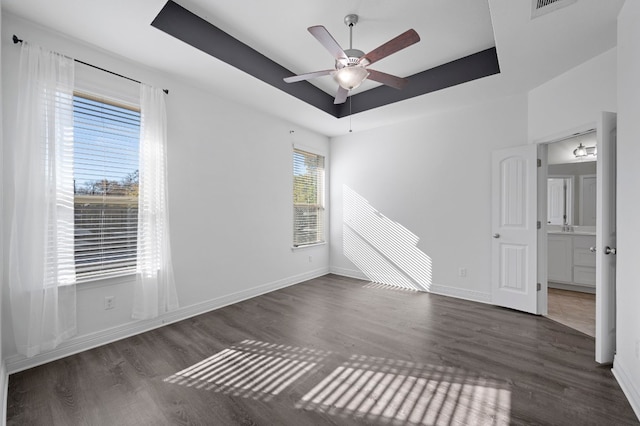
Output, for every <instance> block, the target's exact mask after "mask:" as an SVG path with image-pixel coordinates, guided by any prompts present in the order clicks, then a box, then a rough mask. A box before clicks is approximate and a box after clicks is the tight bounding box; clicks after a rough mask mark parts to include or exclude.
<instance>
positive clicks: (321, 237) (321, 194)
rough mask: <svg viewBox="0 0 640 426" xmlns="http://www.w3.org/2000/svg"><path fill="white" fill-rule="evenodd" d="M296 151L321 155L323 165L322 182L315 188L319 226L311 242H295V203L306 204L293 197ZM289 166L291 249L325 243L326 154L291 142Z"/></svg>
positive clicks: (326, 228) (326, 223) (326, 227)
mask: <svg viewBox="0 0 640 426" xmlns="http://www.w3.org/2000/svg"><path fill="white" fill-rule="evenodd" d="M296 152H300V153H302V154H307V155H313V156H317V157H322V159H323V165H322V173H321V179H322V182H320V185H319V188H318V190H317V203H316V205H317V211H318V215H319V216H320V217H321V226H320V229H317V230H316V234H317V236H318V238H317V239H316V240H315V241H313V242H309V243H303V244H296V217H295V215H296V205H298V206H299V207H300V206H305V205H307V204H303V203H296V202H295V200H294V199H293V198H294V196H295V195H294V191H295V183H294V179H295V154H296ZM290 158H291V166H292V171H291V179H292V180H291V182H292V190H291V196H292V203H291V207H292V226H291V229H292V236H291V243H292V245H291V248H292V250H299V249H304V248H308V247H315V246H319V245H324V244H327V230H328V222H329V220H328V217H327V206H326V200H327V198H326V197H327V165H328V156H327V154H326V153H325V152H323V151H322V150H319V149H317V148H313V147H309V146H305V145H300V144H292V149H291V157H290Z"/></svg>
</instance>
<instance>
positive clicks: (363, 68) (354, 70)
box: [284, 14, 420, 104]
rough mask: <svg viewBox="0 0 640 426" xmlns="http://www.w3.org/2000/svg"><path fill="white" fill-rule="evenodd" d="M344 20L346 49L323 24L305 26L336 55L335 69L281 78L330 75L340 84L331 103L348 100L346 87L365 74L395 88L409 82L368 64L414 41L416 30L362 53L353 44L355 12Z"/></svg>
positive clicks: (355, 84) (352, 86) (357, 83)
mask: <svg viewBox="0 0 640 426" xmlns="http://www.w3.org/2000/svg"><path fill="white" fill-rule="evenodd" d="M344 23H345V25H347V26H348V27H349V49H346V50H343V49H342V47H340V45H339V44H338V42H337V41H336V40H335V39H334V38H333V37H332V36H331V34H330V33H329V31H327V29H326V28H325V27H323V26H322V25H315V26H312V27H309V28H308V31H309V32H310V33H311V35H313V36H314V37H315V38H316V40H318V41H319V42H320V44H322V45H323V46H324V47H325V49H327V50H328V51H329V53H331V54H332V55H333V57H334V58H335V69H334V70H324V71H314V72H310V73H306V74H300V75H294V76H291V77H285V78H284V81H285V82H287V83H295V82H297V81H304V80H309V79H312V78H315V77H321V76H324V75H332V76H333V79H334V80H335V81H336V82H337V83H338V85H339V87H338V93H337V94H336V97H335V100H334V104H341V103H344V102H345V101H346V100H347V96H348V94H349V91H350V90H353V89H355V88H357V87H359V86H360V85H361V84H362V82H363V81H364V80H366V79H367V78H368V79H370V80H373V81H377V82H378V83H382V84H384V85H387V86H390V87H393V88H395V89H402V88H403V87H404V86H405V85H406V84H407V82H408V80H407V79H406V78H400V77H396V76H394V75H391V74H386V73H383V72H380V71H375V70H371V69H368V68H367V67H368V66H369V65H371V64H372V63H374V62H377V61H379V60H380V59H383V58H386V57H387V56H389V55H391V54H393V53H396V52H398V51H399V50H402V49H404V48H406V47H409V46H411V45H412V44H414V43H417V42H418V41H420V36H418V33H416V32H415V30H413V29H410V30H407V31H405V32H404V33H402V34H400V35H399V36H397V37H396V38H393V39H391V40H389V41H388V42H386V43H384V44H382V45H381V46H378V47H377V48H375V49H374V50H372V51H371V52H369V53H367V54H365V53H364V52H363V51H361V50H358V49H354V48H353V27H354V26H355V25H356V24H357V23H358V15H355V14H350V15H347V16H345V17H344Z"/></svg>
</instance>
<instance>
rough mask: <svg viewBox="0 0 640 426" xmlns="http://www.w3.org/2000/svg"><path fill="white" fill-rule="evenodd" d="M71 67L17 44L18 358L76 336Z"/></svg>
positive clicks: (13, 276) (14, 253) (12, 280)
mask: <svg viewBox="0 0 640 426" xmlns="http://www.w3.org/2000/svg"><path fill="white" fill-rule="evenodd" d="M73 81H74V62H73V59H69V58H65V57H63V56H61V55H59V54H57V53H54V52H50V51H47V50H45V49H42V48H40V47H38V46H34V45H29V43H27V42H23V43H22V51H21V56H20V83H19V101H18V111H17V113H18V117H17V132H16V134H15V135H14V137H15V140H14V141H13V142H12V144H11V146H12V147H13V149H14V151H13V167H14V172H13V184H14V185H13V191H14V194H13V214H12V217H11V221H12V222H11V231H10V242H9V256H10V258H9V289H10V301H11V314H12V317H13V331H14V337H15V341H16V347H17V350H18V352H19V353H21V354H23V355H26V356H28V357H31V356H34V355H37V354H38V353H40V352H43V351H46V350H51V349H53V348H55V347H56V346H57V345H58V344H59V343H60V342H61V341H62V340H64V339H66V338H69V337H71V336H72V335H74V334H75V333H76V293H75V262H74V254H73V249H74V247H73V238H74V230H73V229H74V227H73Z"/></svg>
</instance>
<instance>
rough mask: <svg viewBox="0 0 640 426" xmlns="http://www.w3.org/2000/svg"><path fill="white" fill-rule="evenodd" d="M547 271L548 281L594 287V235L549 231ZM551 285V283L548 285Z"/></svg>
mask: <svg viewBox="0 0 640 426" xmlns="http://www.w3.org/2000/svg"><path fill="white" fill-rule="evenodd" d="M547 241H548V264H547V273H548V280H549V281H550V282H556V283H560V284H569V285H572V286H581V287H589V288H595V286H596V256H595V253H593V252H591V250H590V248H591V247H593V246H595V245H596V237H595V235H578V234H573V233H570V232H566V233H549V235H548V238H547ZM550 286H551V287H553V285H552V284H551V285H550Z"/></svg>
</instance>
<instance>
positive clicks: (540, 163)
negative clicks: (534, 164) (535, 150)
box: [538, 158, 542, 167]
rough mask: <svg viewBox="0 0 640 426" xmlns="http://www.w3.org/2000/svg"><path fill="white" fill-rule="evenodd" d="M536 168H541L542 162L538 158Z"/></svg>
mask: <svg viewBox="0 0 640 426" xmlns="http://www.w3.org/2000/svg"><path fill="white" fill-rule="evenodd" d="M538 167H542V160H541V159H539V158H538Z"/></svg>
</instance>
